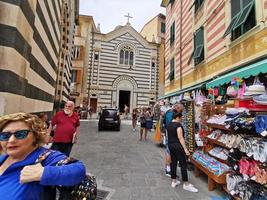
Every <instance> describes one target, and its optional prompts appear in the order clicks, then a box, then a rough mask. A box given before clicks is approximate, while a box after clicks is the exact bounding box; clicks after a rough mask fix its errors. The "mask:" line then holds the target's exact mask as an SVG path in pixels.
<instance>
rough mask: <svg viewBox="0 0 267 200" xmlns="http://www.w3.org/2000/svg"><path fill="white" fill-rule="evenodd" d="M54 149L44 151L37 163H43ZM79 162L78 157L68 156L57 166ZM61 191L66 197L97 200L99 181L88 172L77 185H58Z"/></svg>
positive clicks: (74, 199)
mask: <svg viewBox="0 0 267 200" xmlns="http://www.w3.org/2000/svg"><path fill="white" fill-rule="evenodd" d="M52 152H53V151H52V150H51V149H48V150H47V151H45V152H44V153H42V154H40V155H39V157H38V159H37V160H36V161H35V163H36V164H37V163H42V162H43V161H44V160H45V159H46V158H47V157H48V155H49V154H50V153H52ZM74 162H77V160H76V159H74V158H71V157H67V158H65V159H63V160H60V161H59V162H58V163H57V164H56V166H62V165H67V164H71V163H74ZM57 188H58V189H59V191H60V192H63V193H64V196H66V197H64V199H66V200H67V199H71V200H81V199H82V200H95V199H96V197H97V183H96V179H95V177H94V176H93V175H92V174H88V173H87V174H86V176H85V178H84V179H83V180H82V182H80V183H79V184H77V185H74V186H72V187H63V186H57Z"/></svg>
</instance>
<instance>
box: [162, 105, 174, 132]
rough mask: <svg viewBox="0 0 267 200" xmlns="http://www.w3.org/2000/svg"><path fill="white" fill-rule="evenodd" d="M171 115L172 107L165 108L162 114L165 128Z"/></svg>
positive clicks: (170, 119)
mask: <svg viewBox="0 0 267 200" xmlns="http://www.w3.org/2000/svg"><path fill="white" fill-rule="evenodd" d="M172 117H173V110H172V109H169V110H167V111H166V113H165V115H164V120H163V124H164V126H165V128H166V127H167V125H168V124H169V123H170V122H171V121H172Z"/></svg>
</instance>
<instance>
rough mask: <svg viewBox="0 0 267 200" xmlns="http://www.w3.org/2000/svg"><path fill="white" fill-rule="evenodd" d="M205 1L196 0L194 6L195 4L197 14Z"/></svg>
mask: <svg viewBox="0 0 267 200" xmlns="http://www.w3.org/2000/svg"><path fill="white" fill-rule="evenodd" d="M203 2H204V0H195V2H194V4H195V12H197V11H198V9H199V8H200V7H201V6H202V4H203Z"/></svg>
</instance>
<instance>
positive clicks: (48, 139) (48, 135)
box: [38, 113, 53, 149]
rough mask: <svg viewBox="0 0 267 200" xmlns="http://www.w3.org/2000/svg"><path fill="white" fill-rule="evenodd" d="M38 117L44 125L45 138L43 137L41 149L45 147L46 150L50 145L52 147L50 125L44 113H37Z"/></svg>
mask: <svg viewBox="0 0 267 200" xmlns="http://www.w3.org/2000/svg"><path fill="white" fill-rule="evenodd" d="M38 117H39V118H40V119H41V120H42V121H43V122H44V123H45V125H46V131H47V132H46V136H45V144H44V145H43V147H46V148H48V149H49V148H50V147H51V145H52V143H51V142H52V137H53V136H52V135H51V126H50V123H49V121H48V116H47V114H46V113H39V114H38Z"/></svg>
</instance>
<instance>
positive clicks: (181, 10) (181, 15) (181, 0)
mask: <svg viewBox="0 0 267 200" xmlns="http://www.w3.org/2000/svg"><path fill="white" fill-rule="evenodd" d="M182 17H183V0H180V89H182V88H183V80H182V77H183V70H182V65H183V61H182V50H183V47H182V34H183V24H182V22H183V20H182Z"/></svg>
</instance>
